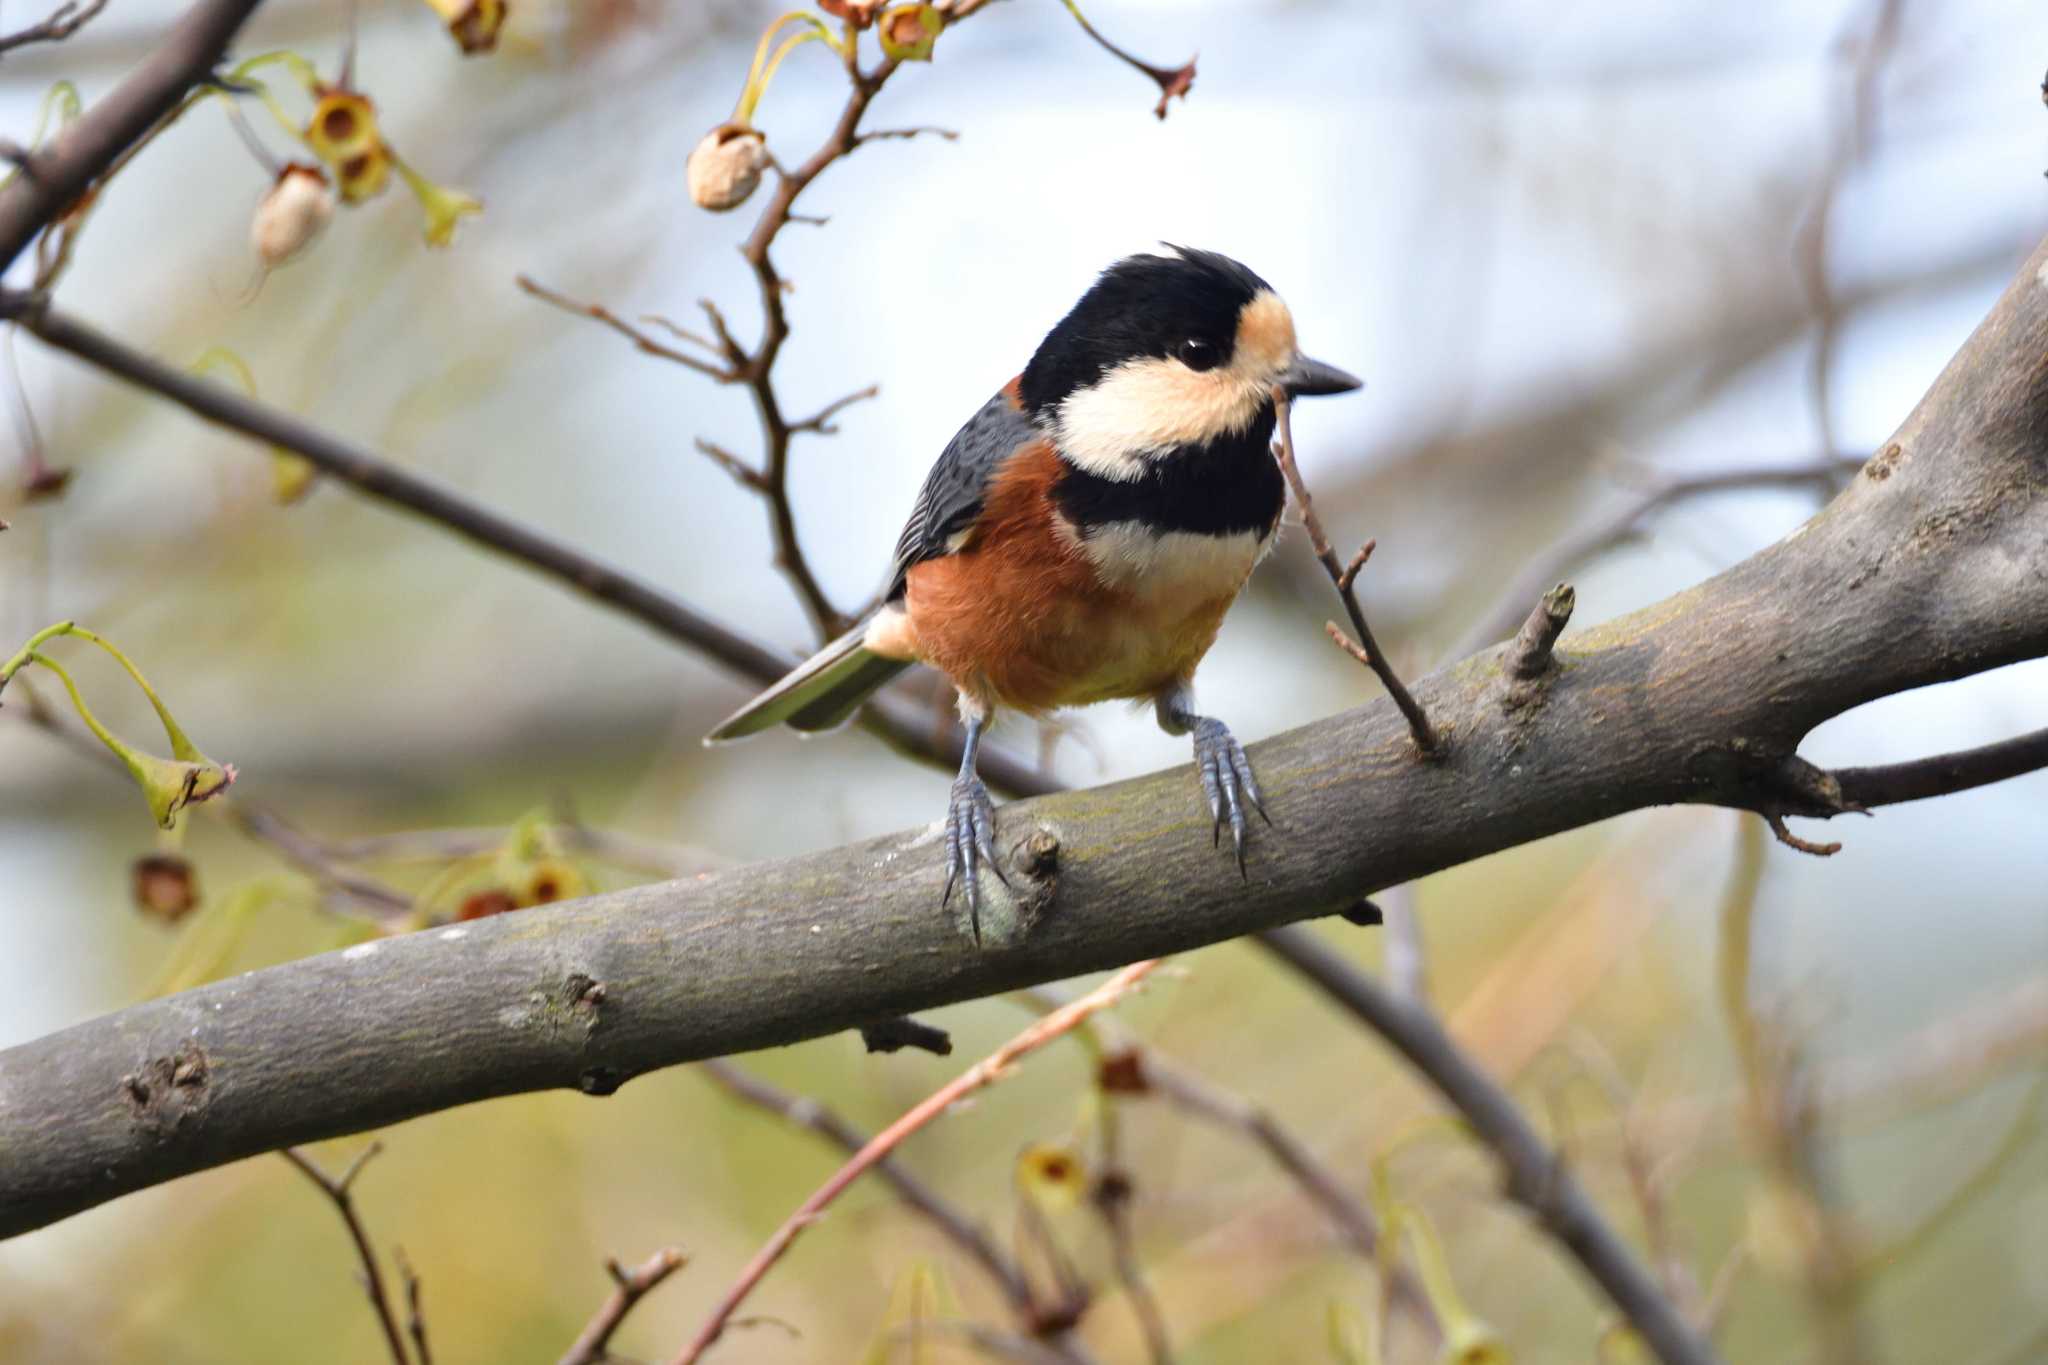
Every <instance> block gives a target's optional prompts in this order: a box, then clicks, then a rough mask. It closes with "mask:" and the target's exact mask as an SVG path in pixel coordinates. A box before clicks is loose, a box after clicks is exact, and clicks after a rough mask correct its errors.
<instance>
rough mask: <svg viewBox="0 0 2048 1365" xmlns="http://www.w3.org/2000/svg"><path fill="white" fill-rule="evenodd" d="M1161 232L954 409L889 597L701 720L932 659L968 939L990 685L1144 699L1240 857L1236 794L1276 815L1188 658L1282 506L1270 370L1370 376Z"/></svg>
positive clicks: (1217, 258) (1065, 702)
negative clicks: (944, 696) (1198, 693)
mask: <svg viewBox="0 0 2048 1365" xmlns="http://www.w3.org/2000/svg"><path fill="white" fill-rule="evenodd" d="M1164 246H1165V249H1164V250H1163V251H1159V252H1143V253H1139V254H1137V255H1132V256H1127V257H1125V258H1123V259H1121V260H1118V261H1117V262H1115V263H1114V264H1112V265H1110V266H1109V267H1108V268H1107V269H1105V270H1103V271H1102V272H1101V274H1100V275H1098V276H1097V277H1096V279H1095V280H1094V282H1093V283H1092V284H1091V285H1090V286H1089V288H1088V289H1087V291H1086V292H1085V293H1083V294H1082V296H1081V298H1080V301H1079V302H1077V303H1076V304H1075V305H1074V306H1073V308H1072V309H1071V310H1069V311H1068V313H1067V314H1066V316H1065V317H1063V318H1061V319H1060V321H1059V322H1058V323H1057V324H1055V325H1054V327H1053V328H1052V330H1051V331H1050V332H1049V333H1047V334H1046V337H1045V339H1044V341H1042V342H1041V343H1040V344H1039V346H1038V348H1037V350H1036V351H1035V352H1034V353H1033V354H1032V356H1031V359H1030V362H1029V363H1028V364H1026V365H1025V367H1024V369H1023V370H1022V372H1021V373H1019V374H1018V375H1017V376H1016V377H1015V378H1013V379H1011V380H1010V381H1009V382H1008V383H1007V384H1005V385H1003V386H1002V388H1001V389H999V390H998V391H997V392H996V394H995V396H994V397H992V398H990V399H989V400H988V401H987V402H986V403H984V404H983V405H982V407H981V409H980V411H978V412H976V413H975V414H974V416H973V417H971V418H969V419H968V421H967V424H966V425H965V426H963V427H962V428H960V431H959V433H958V434H957V435H956V436H954V437H953V439H952V441H951V442H950V443H949V444H948V445H947V446H946V448H945V451H944V452H943V453H942V454H941V455H940V456H939V459H938V462H937V463H936V464H935V465H933V466H932V470H931V473H930V474H929V475H928V476H927V477H926V479H925V482H924V487H923V489H922V490H921V491H920V492H919V494H918V497H917V501H916V503H915V504H914V505H913V507H912V508H911V512H910V517H909V519H908V521H907V522H906V523H905V524H904V527H903V532H902V534H901V536H900V537H899V538H898V539H897V542H896V552H895V555H894V557H893V559H892V560H891V562H890V567H889V574H888V578H887V580H886V585H885V587H884V589H883V591H882V593H881V594H880V597H879V601H880V605H879V607H877V608H876V609H875V610H874V611H872V612H871V613H870V614H869V615H868V616H867V618H866V619H864V620H862V621H861V622H860V623H859V624H858V625H856V626H855V627H854V628H853V629H852V630H850V631H848V632H847V633H846V634H844V635H842V636H840V637H839V638H838V639H836V640H834V641H832V643H830V644H828V645H826V646H825V647H824V648H823V649H821V650H819V651H818V653H817V654H815V655H814V656H812V657H811V658H810V659H809V660H807V661H806V662H804V663H803V664H801V665H799V666H798V667H797V668H796V669H795V670H794V671H792V672H791V673H789V674H788V675H787V676H786V677H784V678H783V679H782V680H781V681H780V682H777V683H776V684H775V685H773V686H772V687H770V688H768V690H766V691H765V692H762V693H761V694H760V695H759V696H757V697H755V698H754V699H753V700H752V701H750V702H748V703H747V704H746V705H745V706H744V707H742V708H741V709H740V710H739V711H737V712H735V713H734V714H733V715H732V716H731V717H729V718H728V719H727V720H725V721H724V722H723V723H722V724H720V725H719V726H718V727H717V728H716V729H715V730H713V731H712V732H711V733H710V734H709V735H708V736H707V737H706V740H705V742H706V743H707V744H715V743H721V742H723V741H727V740H733V739H739V738H741V737H743V736H747V735H752V734H756V733H758V732H760V731H763V730H768V729H771V728H773V727H775V726H777V725H787V726H790V727H791V728H793V729H795V730H798V731H803V732H817V731H823V730H830V729H833V728H835V727H837V726H838V725H840V724H842V723H844V722H845V721H847V720H848V719H850V718H851V717H852V716H853V714H854V713H855V712H856V711H857V710H858V709H859V708H860V706H861V704H862V703H863V702H864V701H865V700H866V699H867V698H868V697H869V696H870V695H872V694H873V693H874V692H875V691H876V690H877V689H879V688H880V687H882V686H883V685H884V684H886V683H888V682H889V681H890V680H891V679H892V678H894V677H895V676H896V675H897V674H898V673H900V672H902V671H903V670H904V669H906V668H909V667H910V666H912V665H913V664H916V663H924V664H928V665H930V666H932V667H934V668H936V669H938V670H939V671H940V672H941V673H943V674H944V675H945V676H946V677H947V679H948V680H950V681H951V683H952V684H953V687H954V689H955V691H956V692H957V694H958V705H959V711H960V717H961V721H962V723H963V726H964V730H965V742H964V746H963V750H964V751H963V753H962V755H961V759H960V769H959V774H958V776H957V777H956V778H955V779H954V782H953V785H952V790H951V794H950V799H949V801H948V804H947V810H946V820H945V826H944V833H945V853H946V884H945V890H944V893H943V894H942V896H941V906H942V908H943V907H944V906H945V905H946V904H948V903H950V901H951V899H952V895H953V889H954V887H955V885H956V884H958V885H961V886H962V887H963V888H964V891H965V895H966V900H967V907H968V914H969V921H970V925H971V928H972V932H973V935H974V937H975V939H976V941H977V942H978V941H979V939H980V914H981V905H982V890H981V880H980V874H981V870H982V869H983V868H984V867H986V868H988V869H989V870H990V871H991V872H993V873H994V875H995V876H996V877H997V878H998V879H999V880H1003V881H1004V882H1006V883H1007V878H1006V877H1005V876H1004V873H1003V870H1002V866H1001V863H1000V862H999V860H998V859H997V857H996V853H995V828H996V822H995V808H994V804H993V803H992V802H991V801H990V799H989V794H988V788H987V786H986V785H985V784H984V783H983V782H982V780H981V778H980V776H979V775H978V774H977V772H976V755H977V753H978V751H979V748H980V744H981V737H982V733H983V731H984V730H985V729H986V728H987V727H988V725H989V723H990V721H991V720H992V718H993V717H994V715H995V713H996V711H997V709H998V708H1001V707H1007V708H1009V709H1011V710H1015V711H1019V712H1023V713H1025V714H1029V715H1043V714H1045V713H1047V712H1050V711H1053V710H1055V709H1058V708H1064V707H1070V706H1086V705H1090V704H1093V703H1096V702H1103V701H1112V700H1119V699H1123V700H1133V701H1138V702H1141V703H1142V702H1146V701H1149V702H1151V703H1152V706H1153V709H1154V713H1155V715H1156V716H1157V718H1158V723H1159V725H1160V727H1161V728H1162V729H1163V730H1165V731H1166V733H1168V734H1170V735H1175V736H1180V735H1186V736H1189V737H1190V739H1191V741H1192V744H1193V749H1194V758H1195V763H1196V767H1197V772H1198V775H1199V780H1200V784H1201V789H1202V794H1203V796H1204V798H1205V799H1206V801H1207V803H1208V807H1209V814H1210V818H1211V822H1212V833H1211V840H1212V843H1214V844H1216V845H1217V846H1219V847H1220V845H1221V842H1222V830H1223V827H1224V825H1225V824H1228V825H1229V827H1230V833H1231V843H1232V847H1233V850H1234V852H1235V855H1236V858H1237V865H1238V870H1239V872H1240V874H1241V875H1243V874H1244V871H1245V835H1246V826H1247V820H1246V815H1245V808H1246V807H1247V806H1249V807H1251V808H1252V809H1254V810H1256V811H1257V812H1258V813H1259V814H1260V816H1261V817H1263V818H1265V819H1266V821H1267V823H1268V824H1270V823H1271V817H1270V816H1267V815H1266V810H1265V798H1264V796H1263V794H1262V793H1261V792H1260V790H1259V785H1258V780H1257V778H1256V776H1255V775H1254V774H1253V772H1252V767H1251V763H1250V762H1249V760H1248V759H1247V758H1246V756H1245V751H1244V747H1243V745H1241V744H1240V743H1239V742H1238V740H1237V738H1236V736H1234V735H1233V734H1232V733H1231V732H1230V729H1229V727H1228V726H1227V725H1225V724H1224V723H1223V722H1222V721H1221V720H1219V719H1217V718H1215V717H1213V716H1207V715H1203V714H1201V713H1199V712H1198V711H1196V709H1195V704H1194V692H1193V680H1194V673H1195V668H1196V665H1197V664H1199V663H1200V662H1201V660H1202V658H1203V656H1204V655H1206V654H1207V653H1208V652H1209V648H1210V646H1211V645H1212V644H1214V643H1215V640H1216V635H1217V632H1218V630H1219V629H1220V627H1221V625H1222V622H1223V617H1224V614H1225V613H1226V612H1227V611H1228V610H1229V608H1230V605H1231V603H1232V602H1233V601H1234V600H1235V599H1236V597H1237V595H1238V592H1239V591H1240V590H1241V589H1242V588H1243V587H1244V585H1245V582H1246V580H1248V579H1249V578H1250V577H1251V573H1252V570H1253V568H1254V567H1256V566H1257V564H1258V563H1259V561H1260V560H1261V559H1262V558H1264V557H1265V555H1266V554H1267V553H1268V551H1269V550H1270V549H1271V548H1272V546H1273V543H1274V539H1275V534H1276V532H1277V531H1278V529H1279V525H1280V515H1281V512H1282V510H1283V508H1284V506H1285V503H1286V496H1287V494H1286V485H1285V482H1284V480H1283V476H1282V474H1281V471H1280V469H1279V466H1278V464H1277V462H1276V460H1275V459H1274V456H1273V452H1272V449H1271V443H1272V440H1273V433H1274V428H1275V423H1276V420H1277V410H1276V402H1275V398H1274V393H1275V390H1276V388H1277V389H1278V390H1280V391H1281V392H1283V393H1285V394H1286V395H1287V396H1289V397H1290V398H1292V397H1306V396H1311V395H1321V394H1339V393H1347V392H1350V391H1351V390H1354V389H1357V388H1360V387H1361V386H1362V385H1361V382H1360V381H1359V380H1357V379H1355V378H1353V377H1352V376H1351V375H1349V374H1347V373H1345V372H1344V371H1343V370H1340V369H1338V368H1336V367H1335V366H1333V365H1329V364H1325V363H1324V362H1322V361H1318V360H1311V359H1309V358H1308V357H1307V356H1305V355H1303V354H1302V352H1301V350H1300V348H1299V346H1298V345H1297V344H1296V340H1295V328H1294V319H1293V315H1292V314H1291V313H1290V312H1289V311H1288V308H1287V305H1286V304H1285V303H1284V302H1282V300H1281V298H1280V296H1279V295H1278V294H1277V293H1276V292H1275V291H1274V289H1273V287H1272V286H1271V285H1269V284H1267V283H1266V281H1265V280H1263V279H1261V278H1260V277H1259V276H1258V275H1256V274H1254V273H1253V272H1252V271H1251V270H1250V269H1248V268H1247V267H1246V266H1244V265H1242V264H1241V263H1239V262H1238V261H1235V260H1233V259H1231V258H1230V257H1228V256H1224V255H1221V254H1219V253H1217V252H1213V251H1204V250H1198V249H1195V248H1191V247H1183V246H1175V245H1172V244H1170V243H1169V244H1164Z"/></svg>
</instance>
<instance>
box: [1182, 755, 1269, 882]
mask: <svg viewBox="0 0 2048 1365" xmlns="http://www.w3.org/2000/svg"><path fill="white" fill-rule="evenodd" d="M1194 739H1195V771H1196V772H1197V773H1199V774H1200V776H1201V779H1202V794H1203V795H1204V796H1206V797H1207V798H1208V799H1209V815H1210V817H1211V818H1212V819H1213V820H1214V821H1215V826H1214V828H1213V829H1212V830H1211V831H1210V842H1211V843H1213V844H1215V845H1216V846H1218V847H1221V846H1222V843H1223V824H1224V822H1225V821H1226V820H1228V821H1229V823H1230V843H1231V847H1232V849H1233V851H1235V853H1236V854H1237V872H1238V875H1239V876H1240V877H1245V878H1247V879H1249V877H1250V875H1251V874H1250V873H1249V872H1247V871H1246V870H1245V865H1244V832H1245V818H1244V808H1245V806H1246V804H1250V806H1251V808H1252V809H1253V810H1255V811H1257V812H1258V813H1259V818H1260V819H1262V820H1264V821H1265V822H1266V823H1267V824H1268V825H1270V824H1272V823H1273V817H1272V816H1270V815H1268V814H1266V799H1265V797H1264V796H1263V795H1262V794H1261V793H1260V791H1259V783H1258V779H1257V778H1255V777H1253V776H1252V765H1251V760H1250V759H1248V758H1246V757H1245V753H1244V746H1243V745H1242V744H1239V743H1238V742H1237V736H1235V735H1233V734H1231V733H1230V727H1229V726H1227V725H1225V724H1224V723H1223V722H1222V721H1220V720H1215V719H1213V718H1210V717H1206V716H1205V717H1203V718H1202V719H1201V720H1199V721H1197V722H1196V723H1195V727H1194Z"/></svg>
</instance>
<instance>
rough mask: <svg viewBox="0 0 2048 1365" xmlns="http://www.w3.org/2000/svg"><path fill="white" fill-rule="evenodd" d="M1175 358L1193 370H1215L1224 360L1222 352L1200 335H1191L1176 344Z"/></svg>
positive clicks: (1174, 349)
mask: <svg viewBox="0 0 2048 1365" xmlns="http://www.w3.org/2000/svg"><path fill="white" fill-rule="evenodd" d="M1173 358H1174V359H1175V360H1178V361H1179V362H1180V363H1181V364H1183V365H1185V366H1187V367H1188V368H1189V369H1191V370H1213V369H1215V368H1216V367H1217V366H1218V365H1219V364H1221V363H1222V361H1223V356H1222V353H1221V352H1219V351H1218V350H1217V349H1216V348H1215V347H1214V346H1212V345H1210V344H1209V343H1208V342H1206V341H1204V340H1202V339H1201V338H1200V337H1189V338H1187V339H1186V340H1185V341H1182V342H1181V343H1179V344H1178V345H1176V346H1175V347H1174V348H1173Z"/></svg>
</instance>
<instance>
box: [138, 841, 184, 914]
mask: <svg viewBox="0 0 2048 1365" xmlns="http://www.w3.org/2000/svg"><path fill="white" fill-rule="evenodd" d="M128 870H129V875H130V882H129V886H130V890H131V892H132V894H133V895H134V897H135V908H136V909H137V910H140V911H141V912H142V913H143V914H145V915H147V916H149V917H150V918H151V919H154V920H161V921H163V922H164V923H165V924H176V923H177V922H178V921H179V920H181V919H183V918H185V916H186V915H187V914H188V913H190V912H191V910H192V907H193V906H195V905H197V904H199V875H198V873H196V872H194V871H193V870H192V864H191V863H189V862H187V861H185V860H184V859H183V858H181V857H179V856H178V855H177V854H175V853H148V854H144V855H143V856H142V857H140V858H137V859H136V860H135V862H134V863H133V864H132V865H131V866H130V867H129V869H128Z"/></svg>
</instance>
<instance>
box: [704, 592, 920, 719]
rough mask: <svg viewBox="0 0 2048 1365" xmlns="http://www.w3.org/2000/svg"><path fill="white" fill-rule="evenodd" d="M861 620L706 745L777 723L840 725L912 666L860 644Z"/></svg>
mask: <svg viewBox="0 0 2048 1365" xmlns="http://www.w3.org/2000/svg"><path fill="white" fill-rule="evenodd" d="M866 631H867V626H866V623H865V622H863V623H862V624H861V625H858V626H855V627H854V628H853V629H852V630H850V631H848V632H847V633H846V634H844V635H842V636H840V637H839V638H838V639H836V640H834V641H833V642H832V643H831V644H829V645H826V646H825V647H824V648H823V649H821V650H819V651H818V652H817V653H816V654H813V655H812V656H811V657H810V658H809V659H807V660H805V661H804V662H803V663H801V664H799V665H798V666H797V668H796V669H795V671H794V672H792V673H790V674H789V676H788V677H786V678H784V679H783V680H782V681H781V682H779V683H776V684H775V686H773V687H771V688H769V689H768V690H767V691H766V692H763V693H762V694H761V695H760V696H758V697H756V698H754V699H753V700H752V701H750V702H748V703H747V704H746V705H745V706H742V707H741V708H740V709H739V710H738V711H735V712H734V713H733V714H732V715H730V716H728V717H727V718H726V719H725V721H724V722H723V723H722V724H720V725H719V727H718V728H717V729H715V730H713V731H712V732H711V733H710V734H708V735H706V736H705V737H704V742H705V743H706V744H717V743H720V742H721V741H724V740H729V739H742V738H744V737H746V736H747V735H752V734H759V733H760V732H761V731H763V730H766V729H769V728H770V727H772V726H776V725H788V726H790V727H791V728H792V729H796V730H803V731H807V732H808V731H818V730H830V729H833V728H834V727H836V726H839V725H843V724H845V723H846V721H847V719H848V718H850V717H851V716H852V715H853V713H854V712H855V711H857V710H859V709H860V705H861V703H862V702H864V701H866V700H867V699H868V698H869V697H871V696H873V695H874V693H875V692H876V691H877V690H879V689H880V688H881V687H882V686H883V684H885V683H887V682H888V681H889V680H890V679H891V678H893V677H895V676H896V675H897V674H898V673H901V672H902V671H903V670H904V669H906V668H908V667H910V665H909V663H908V662H906V661H904V660H902V659H885V658H883V657H882V656H881V655H879V654H876V653H875V652H874V651H872V650H870V649H868V648H867V646H866V645H865V643H864V640H865V638H866Z"/></svg>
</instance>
